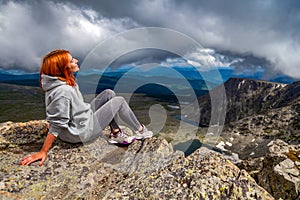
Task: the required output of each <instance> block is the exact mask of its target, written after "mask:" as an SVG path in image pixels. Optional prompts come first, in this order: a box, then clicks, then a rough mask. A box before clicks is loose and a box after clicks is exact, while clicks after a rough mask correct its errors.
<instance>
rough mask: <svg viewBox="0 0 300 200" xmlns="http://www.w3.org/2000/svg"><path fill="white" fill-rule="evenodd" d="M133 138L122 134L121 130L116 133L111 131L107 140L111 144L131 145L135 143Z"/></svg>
mask: <svg viewBox="0 0 300 200" xmlns="http://www.w3.org/2000/svg"><path fill="white" fill-rule="evenodd" d="M135 139H136V138H135V137H134V136H129V135H127V134H126V133H124V132H123V131H122V130H121V129H119V130H118V131H115V130H114V131H113V132H111V133H110V139H109V140H108V142H109V143H112V144H117V143H119V144H131V143H132V142H134V141H135Z"/></svg>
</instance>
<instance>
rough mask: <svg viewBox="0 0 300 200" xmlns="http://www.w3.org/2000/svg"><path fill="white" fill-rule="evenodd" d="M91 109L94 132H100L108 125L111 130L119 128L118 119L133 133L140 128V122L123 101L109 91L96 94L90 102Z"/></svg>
mask: <svg viewBox="0 0 300 200" xmlns="http://www.w3.org/2000/svg"><path fill="white" fill-rule="evenodd" d="M91 108H92V110H93V112H94V129H93V130H94V132H97V133H99V132H102V130H104V129H105V127H107V126H108V125H109V126H110V127H111V128H112V129H117V128H119V126H118V120H119V118H120V119H121V120H122V121H123V122H124V123H125V124H126V125H127V126H128V127H129V128H131V129H132V130H133V131H136V130H138V129H139V128H140V125H141V124H140V122H139V121H138V120H137V118H136V116H135V114H134V113H133V111H132V110H131V108H130V107H129V105H128V103H127V102H126V101H125V99H124V98H123V97H121V96H116V94H115V92H114V91H112V90H110V89H106V90H104V91H102V92H101V93H100V94H98V95H97V96H96V97H95V99H94V100H93V101H92V102H91Z"/></svg>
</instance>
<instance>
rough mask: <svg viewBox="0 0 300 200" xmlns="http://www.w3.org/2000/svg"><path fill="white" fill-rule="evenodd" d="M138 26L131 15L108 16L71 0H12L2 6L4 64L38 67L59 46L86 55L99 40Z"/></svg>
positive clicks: (0, 33)
mask: <svg viewBox="0 0 300 200" xmlns="http://www.w3.org/2000/svg"><path fill="white" fill-rule="evenodd" d="M135 26H137V24H136V23H135V22H134V21H132V20H130V19H129V18H114V19H108V18H105V17H103V16H101V15H100V14H99V13H98V12H96V11H94V10H92V9H81V8H79V7H76V6H75V5H73V4H70V3H54V2H51V1H47V2H46V1H41V2H34V3H31V4H29V3H26V2H12V1H8V2H7V3H2V5H1V6H0V46H1V49H0V63H1V64H0V67H4V68H25V69H27V70H30V71H33V70H37V69H38V68H39V65H40V61H41V57H42V56H43V55H44V54H46V53H47V52H49V51H51V50H53V49H56V48H64V49H69V50H70V51H71V52H72V53H73V54H75V55H76V56H82V57H84V56H85V54H87V53H88V52H89V51H90V50H91V49H92V48H93V47H94V46H95V45H97V44H98V43H99V42H101V41H103V40H104V39H106V38H108V37H110V36H111V35H113V34H116V33H118V32H120V31H124V30H127V29H129V28H132V27H135Z"/></svg>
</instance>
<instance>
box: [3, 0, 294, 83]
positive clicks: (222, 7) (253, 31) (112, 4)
mask: <svg viewBox="0 0 300 200" xmlns="http://www.w3.org/2000/svg"><path fill="white" fill-rule="evenodd" d="M299 11H300V1H298V0H284V1H282V0H251V1H243V0H224V1H223V0H209V1H207V0H186V1H182V0H126V1H122V0H109V1H108V0H97V1H94V0H85V1H80V0H73V1H71V0H70V1H62V0H55V1H54V0H40V1H38V0H35V1H34V0H24V1H21V0H19V1H17V0H0V68H3V69H23V70H25V71H31V72H34V71H38V69H39V65H40V62H41V58H42V57H43V55H45V54H46V53H48V52H50V51H51V50H53V49H68V50H70V51H71V52H72V55H73V56H76V57H78V58H79V61H80V62H82V60H83V59H84V58H86V56H87V55H89V53H90V52H92V51H93V49H95V47H97V45H99V44H102V43H103V42H105V41H107V40H111V39H112V38H113V37H114V36H116V35H120V34H123V33H124V32H125V33H126V31H130V30H134V29H136V28H144V27H157V28H165V29H168V30H172V31H175V32H178V33H180V34H184V35H185V36H188V37H190V38H192V39H194V40H195V41H197V43H199V44H201V46H202V47H203V49H194V51H193V52H186V54H185V55H188V56H187V57H189V58H191V62H192V63H195V62H193V61H197V60H198V61H199V60H201V59H203V54H202V53H203V51H204V52H205V53H206V57H205V58H204V59H207V56H208V57H209V59H212V60H214V62H216V63H217V64H218V65H224V66H229V65H230V66H232V67H234V68H235V69H236V70H237V71H240V72H247V73H249V72H250V73H254V72H256V71H257V70H261V69H263V70H264V71H265V73H266V76H272V75H275V74H284V75H288V76H290V77H293V78H295V79H300V70H299V67H300V34H299V32H300V30H299V29H300V12H299ZM146 39H147V38H146ZM138 42H139V43H143V42H144V40H136V41H135V43H138ZM172 43H177V41H176V40H175V39H174V41H173V42H172ZM130 45H136V44H134V42H131V43H128V41H127V42H126V43H125V42H124V43H122V41H119V43H118V47H116V46H114V47H106V48H107V51H106V52H105V53H104V54H105V55H103V57H105V56H107V57H110V55H109V54H110V52H113V51H114V50H115V49H116V48H120V49H121V48H125V49H126V48H129V49H130V47H128V46H130ZM165 45H168V44H165ZM169 45H173V44H169ZM173 48H174V47H173ZM178 48H179V47H178ZM149 52H151V51H147V52H146V53H141V52H138V51H137V52H136V54H134V53H131V54H130V55H131V58H129V57H128V56H127V59H123V61H124V62H128V63H130V62H135V63H136V60H139V59H140V60H145V62H154V61H153V60H156V61H155V62H158V61H157V60H160V62H161V63H166V62H172V63H176V61H177V60H178V59H176V58H174V54H173V52H172V53H171V54H168V53H163V54H161V52H155V51H152V55H153V56H149ZM132 56H134V58H135V59H133V58H132ZM125 57H126V56H125ZM123 58H124V56H123ZM146 58H148V59H146ZM151 59H153V60H152V61H150V60H151ZM180 62H181V61H180Z"/></svg>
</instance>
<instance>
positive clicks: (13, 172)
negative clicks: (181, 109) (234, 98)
mask: <svg viewBox="0 0 300 200" xmlns="http://www.w3.org/2000/svg"><path fill="white" fill-rule="evenodd" d="M0 131H1V134H0V147H1V154H0V172H1V173H0V180H1V181H0V195H1V198H2V199H82V198H85V199H105V198H106V199H128V198H134V199H149V198H151V199H161V198H173V199H186V198H199V199H273V197H272V196H271V195H270V194H268V192H266V190H264V189H263V188H261V187H260V186H258V185H257V184H256V182H255V181H254V179H253V178H251V176H250V175H249V174H248V173H247V172H246V171H245V170H240V169H239V168H237V167H236V166H235V165H234V164H232V163H231V162H230V161H228V160H227V159H225V158H224V157H223V156H222V155H220V154H218V153H216V152H213V151H211V150H208V149H206V148H204V147H203V148H200V149H199V150H197V151H196V152H194V153H193V154H192V155H190V156H188V157H184V154H183V152H179V151H175V152H174V150H173V147H172V145H171V144H169V143H168V142H167V141H166V140H165V139H163V138H160V137H154V138H151V139H146V140H144V141H135V142H134V143H133V144H131V145H129V146H128V147H120V146H115V145H111V144H109V143H108V142H107V141H106V140H105V135H106V134H107V133H108V131H104V133H103V134H104V135H103V137H99V138H98V139H97V140H96V141H94V142H91V143H85V144H68V143H64V142H62V141H60V140H56V141H55V143H54V145H53V147H52V148H51V150H50V151H49V154H48V159H47V160H46V162H45V163H44V165H43V166H42V167H40V166H39V165H38V162H37V163H33V164H32V165H30V166H20V165H19V162H20V160H21V158H22V157H24V156H25V155H27V154H29V153H32V152H35V151H38V150H39V149H40V148H41V146H42V144H43V141H44V138H45V136H46V133H47V127H46V125H45V122H44V121H31V122H27V123H4V124H2V125H0Z"/></svg>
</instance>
